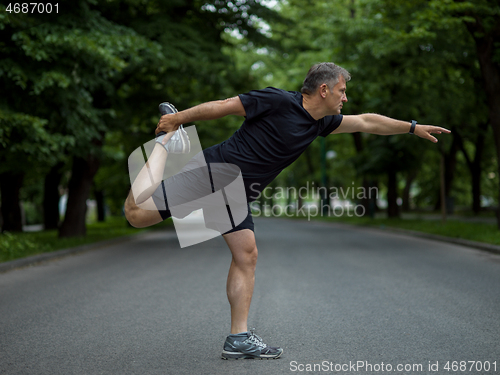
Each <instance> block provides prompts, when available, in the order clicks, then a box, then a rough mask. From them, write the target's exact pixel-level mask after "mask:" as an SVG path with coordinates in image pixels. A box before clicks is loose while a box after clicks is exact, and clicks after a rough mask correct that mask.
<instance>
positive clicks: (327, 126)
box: [319, 115, 343, 137]
mask: <svg viewBox="0 0 500 375" xmlns="http://www.w3.org/2000/svg"><path fill="white" fill-rule="evenodd" d="M342 118H343V116H342V115H334V116H325V117H324V118H323V119H322V121H323V124H321V125H320V126H321V128H322V130H321V132H320V133H319V135H320V136H321V137H326V136H327V135H328V134H330V133H331V132H332V131H334V130H335V129H337V128H338V127H339V126H340V124H341V122H342Z"/></svg>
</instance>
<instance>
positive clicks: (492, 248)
mask: <svg viewBox="0 0 500 375" xmlns="http://www.w3.org/2000/svg"><path fill="white" fill-rule="evenodd" d="M324 223H328V222H327V221H324ZM329 224H333V225H339V226H346V227H350V228H358V229H360V228H365V229H373V230H376V231H378V232H393V233H397V234H404V235H407V236H412V237H419V238H425V239H428V240H435V241H440V242H447V243H452V244H455V245H462V246H466V247H472V248H474V249H478V250H483V251H487V252H490V253H493V254H500V246H498V245H492V244H488V243H484V242H478V241H471V240H465V239H462V238H453V237H446V236H440V235H438V234H431V233H424V232H418V231H414V230H409V229H400V228H391V227H387V226H384V227H375V226H368V225H353V224H347V223H333V222H330V223H329Z"/></svg>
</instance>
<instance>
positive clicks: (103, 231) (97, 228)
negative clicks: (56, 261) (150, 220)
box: [0, 217, 173, 262]
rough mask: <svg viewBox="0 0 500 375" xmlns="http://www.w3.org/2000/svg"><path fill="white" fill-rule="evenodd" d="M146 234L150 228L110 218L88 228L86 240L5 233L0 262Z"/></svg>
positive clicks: (0, 243) (54, 232)
mask: <svg viewBox="0 0 500 375" xmlns="http://www.w3.org/2000/svg"><path fill="white" fill-rule="evenodd" d="M172 225H173V223H172V221H171V220H167V221H164V222H162V223H160V224H158V225H156V226H155V227H154V229H157V228H165V227H170V226H172ZM145 230H151V228H145V229H137V228H133V227H131V226H130V225H128V223H127V220H126V219H125V218H123V217H109V218H107V219H106V221H105V222H103V223H94V224H89V225H87V235H86V236H85V237H71V238H58V233H57V230H48V231H40V232H24V233H8V232H5V233H2V234H0V262H6V261H9V260H14V259H19V258H24V257H27V256H31V255H36V254H41V253H48V252H52V251H56V250H61V249H66V248H70V247H75V246H81V245H86V244H90V243H94V242H99V241H104V240H109V239H112V238H117V237H122V236H127V235H131V234H136V233H139V232H142V231H145Z"/></svg>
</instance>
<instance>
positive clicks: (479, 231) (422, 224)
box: [318, 216, 500, 245]
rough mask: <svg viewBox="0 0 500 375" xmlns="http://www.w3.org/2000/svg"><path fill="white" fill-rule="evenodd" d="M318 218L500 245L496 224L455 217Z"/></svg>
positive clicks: (499, 232)
mask: <svg viewBox="0 0 500 375" xmlns="http://www.w3.org/2000/svg"><path fill="white" fill-rule="evenodd" d="M318 220H324V221H330V222H341V223H346V224H353V225H361V226H369V227H377V228H399V229H407V230H412V231H417V232H423V233H431V234H437V235H440V236H445V237H452V238H461V239H466V240H470V241H478V242H485V243H489V244H493V245H500V231H499V230H498V228H497V226H496V225H495V224H488V223H473V222H466V221H461V220H455V219H448V220H446V222H444V223H443V222H442V221H441V220H423V219H388V218H375V219H371V218H369V217H355V216H354V217H339V218H337V217H326V218H325V217H324V218H319V219H318Z"/></svg>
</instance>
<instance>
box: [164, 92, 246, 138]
mask: <svg viewBox="0 0 500 375" xmlns="http://www.w3.org/2000/svg"><path fill="white" fill-rule="evenodd" d="M228 115H238V116H246V112H245V108H244V107H243V104H242V103H241V100H240V98H239V97H238V96H235V97H233V98H229V99H225V100H216V101H212V102H206V103H202V104H199V105H197V106H195V107H192V108H189V109H186V110H184V111H180V112H177V113H173V114H168V115H163V116H162V117H161V118H160V121H159V122H158V127H157V128H156V134H158V133H159V132H161V131H164V132H166V133H168V132H171V131H175V130H177V128H178V127H179V126H180V125H181V124H187V123H189V122H193V121H204V120H215V119H218V118H221V117H224V116H228Z"/></svg>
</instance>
